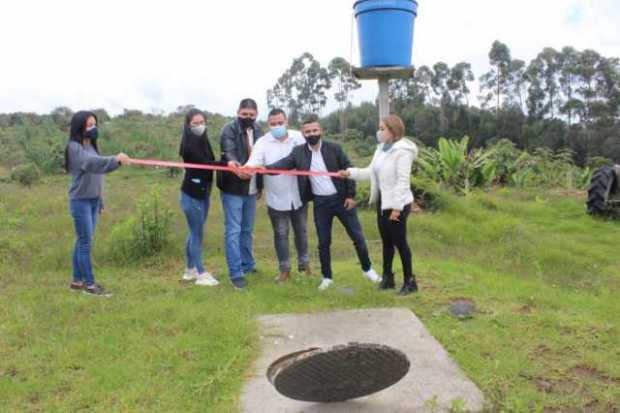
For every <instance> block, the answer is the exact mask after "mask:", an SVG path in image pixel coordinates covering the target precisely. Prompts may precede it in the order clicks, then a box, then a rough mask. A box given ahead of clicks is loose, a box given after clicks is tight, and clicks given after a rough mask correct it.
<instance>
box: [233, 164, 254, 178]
mask: <svg viewBox="0 0 620 413" xmlns="http://www.w3.org/2000/svg"><path fill="white" fill-rule="evenodd" d="M254 175H255V172H254V170H253V169H252V168H250V167H249V166H245V165H244V166H241V167H239V173H238V174H237V176H238V177H239V178H241V179H243V180H244V181H249V180H250V179H252V177H253V176H254Z"/></svg>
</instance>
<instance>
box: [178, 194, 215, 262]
mask: <svg viewBox="0 0 620 413" xmlns="http://www.w3.org/2000/svg"><path fill="white" fill-rule="evenodd" d="M209 195H210V191H207V195H206V197H205V198H204V199H196V198H192V197H191V196H189V195H187V194H186V193H185V192H181V209H182V210H183V212H184V213H185V218H186V219H187V226H188V227H189V235H188V236H187V241H186V242H185V259H186V262H187V268H196V270H197V271H198V274H202V273H204V272H205V268H204V265H203V263H202V241H203V238H204V237H203V234H204V226H205V223H206V221H207V216H208V215H209Z"/></svg>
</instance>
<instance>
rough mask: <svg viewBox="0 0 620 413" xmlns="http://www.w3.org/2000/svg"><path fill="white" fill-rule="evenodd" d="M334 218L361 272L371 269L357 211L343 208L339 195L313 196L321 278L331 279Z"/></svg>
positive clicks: (342, 199)
mask: <svg viewBox="0 0 620 413" xmlns="http://www.w3.org/2000/svg"><path fill="white" fill-rule="evenodd" d="M334 218H338V220H339V221H340V222H341V223H342V225H343V226H344V228H345V230H346V231H347V234H348V235H349V238H351V241H353V245H354V246H355V251H356V252H357V257H358V258H359V260H360V263H361V265H362V270H363V271H368V270H370V268H371V267H372V264H371V262H370V257H369V256H368V247H367V246H366V240H365V239H364V232H363V231H362V225H361V224H360V221H359V219H358V218H357V209H356V208H353V209H352V210H347V209H346V208H345V207H344V198H342V197H341V196H340V195H332V196H315V197H314V225H315V226H316V233H317V236H318V238H319V257H320V259H321V272H322V273H323V277H325V278H332V266H331V252H330V247H331V243H332V224H333V222H334Z"/></svg>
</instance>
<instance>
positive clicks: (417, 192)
mask: <svg viewBox="0 0 620 413" xmlns="http://www.w3.org/2000/svg"><path fill="white" fill-rule="evenodd" d="M411 188H412V191H413V196H414V197H415V203H416V204H417V205H418V206H419V207H420V208H422V209H424V210H426V211H430V212H436V211H440V210H442V209H445V208H446V206H447V205H448V203H449V200H448V197H449V196H448V194H447V193H446V192H445V191H444V190H442V189H441V188H440V186H439V185H438V184H437V183H436V182H434V181H432V180H430V179H428V178H424V177H414V178H413V179H412V180H411Z"/></svg>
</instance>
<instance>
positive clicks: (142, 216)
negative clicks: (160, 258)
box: [109, 188, 172, 263]
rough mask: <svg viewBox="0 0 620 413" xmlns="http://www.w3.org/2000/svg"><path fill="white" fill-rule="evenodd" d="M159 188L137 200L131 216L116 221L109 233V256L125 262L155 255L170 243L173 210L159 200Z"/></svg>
mask: <svg viewBox="0 0 620 413" xmlns="http://www.w3.org/2000/svg"><path fill="white" fill-rule="evenodd" d="M161 198H162V197H161V192H160V190H159V189H157V188H155V189H153V190H152V191H151V192H150V193H149V194H148V195H147V196H145V197H144V198H143V199H141V200H139V201H138V210H137V212H136V214H135V215H134V216H130V217H129V218H127V219H126V220H125V221H123V222H121V223H120V224H118V225H116V226H115V227H114V229H113V230H112V233H111V235H110V241H109V242H110V243H111V256H112V258H113V259H115V260H117V261H119V262H123V263H127V262H131V261H135V260H140V259H143V258H149V257H153V256H156V255H158V254H159V253H161V252H162V251H164V250H165V249H166V248H167V247H169V246H170V231H171V225H172V211H170V209H168V208H167V207H166V206H165V205H164V204H163V202H162V199H161Z"/></svg>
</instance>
